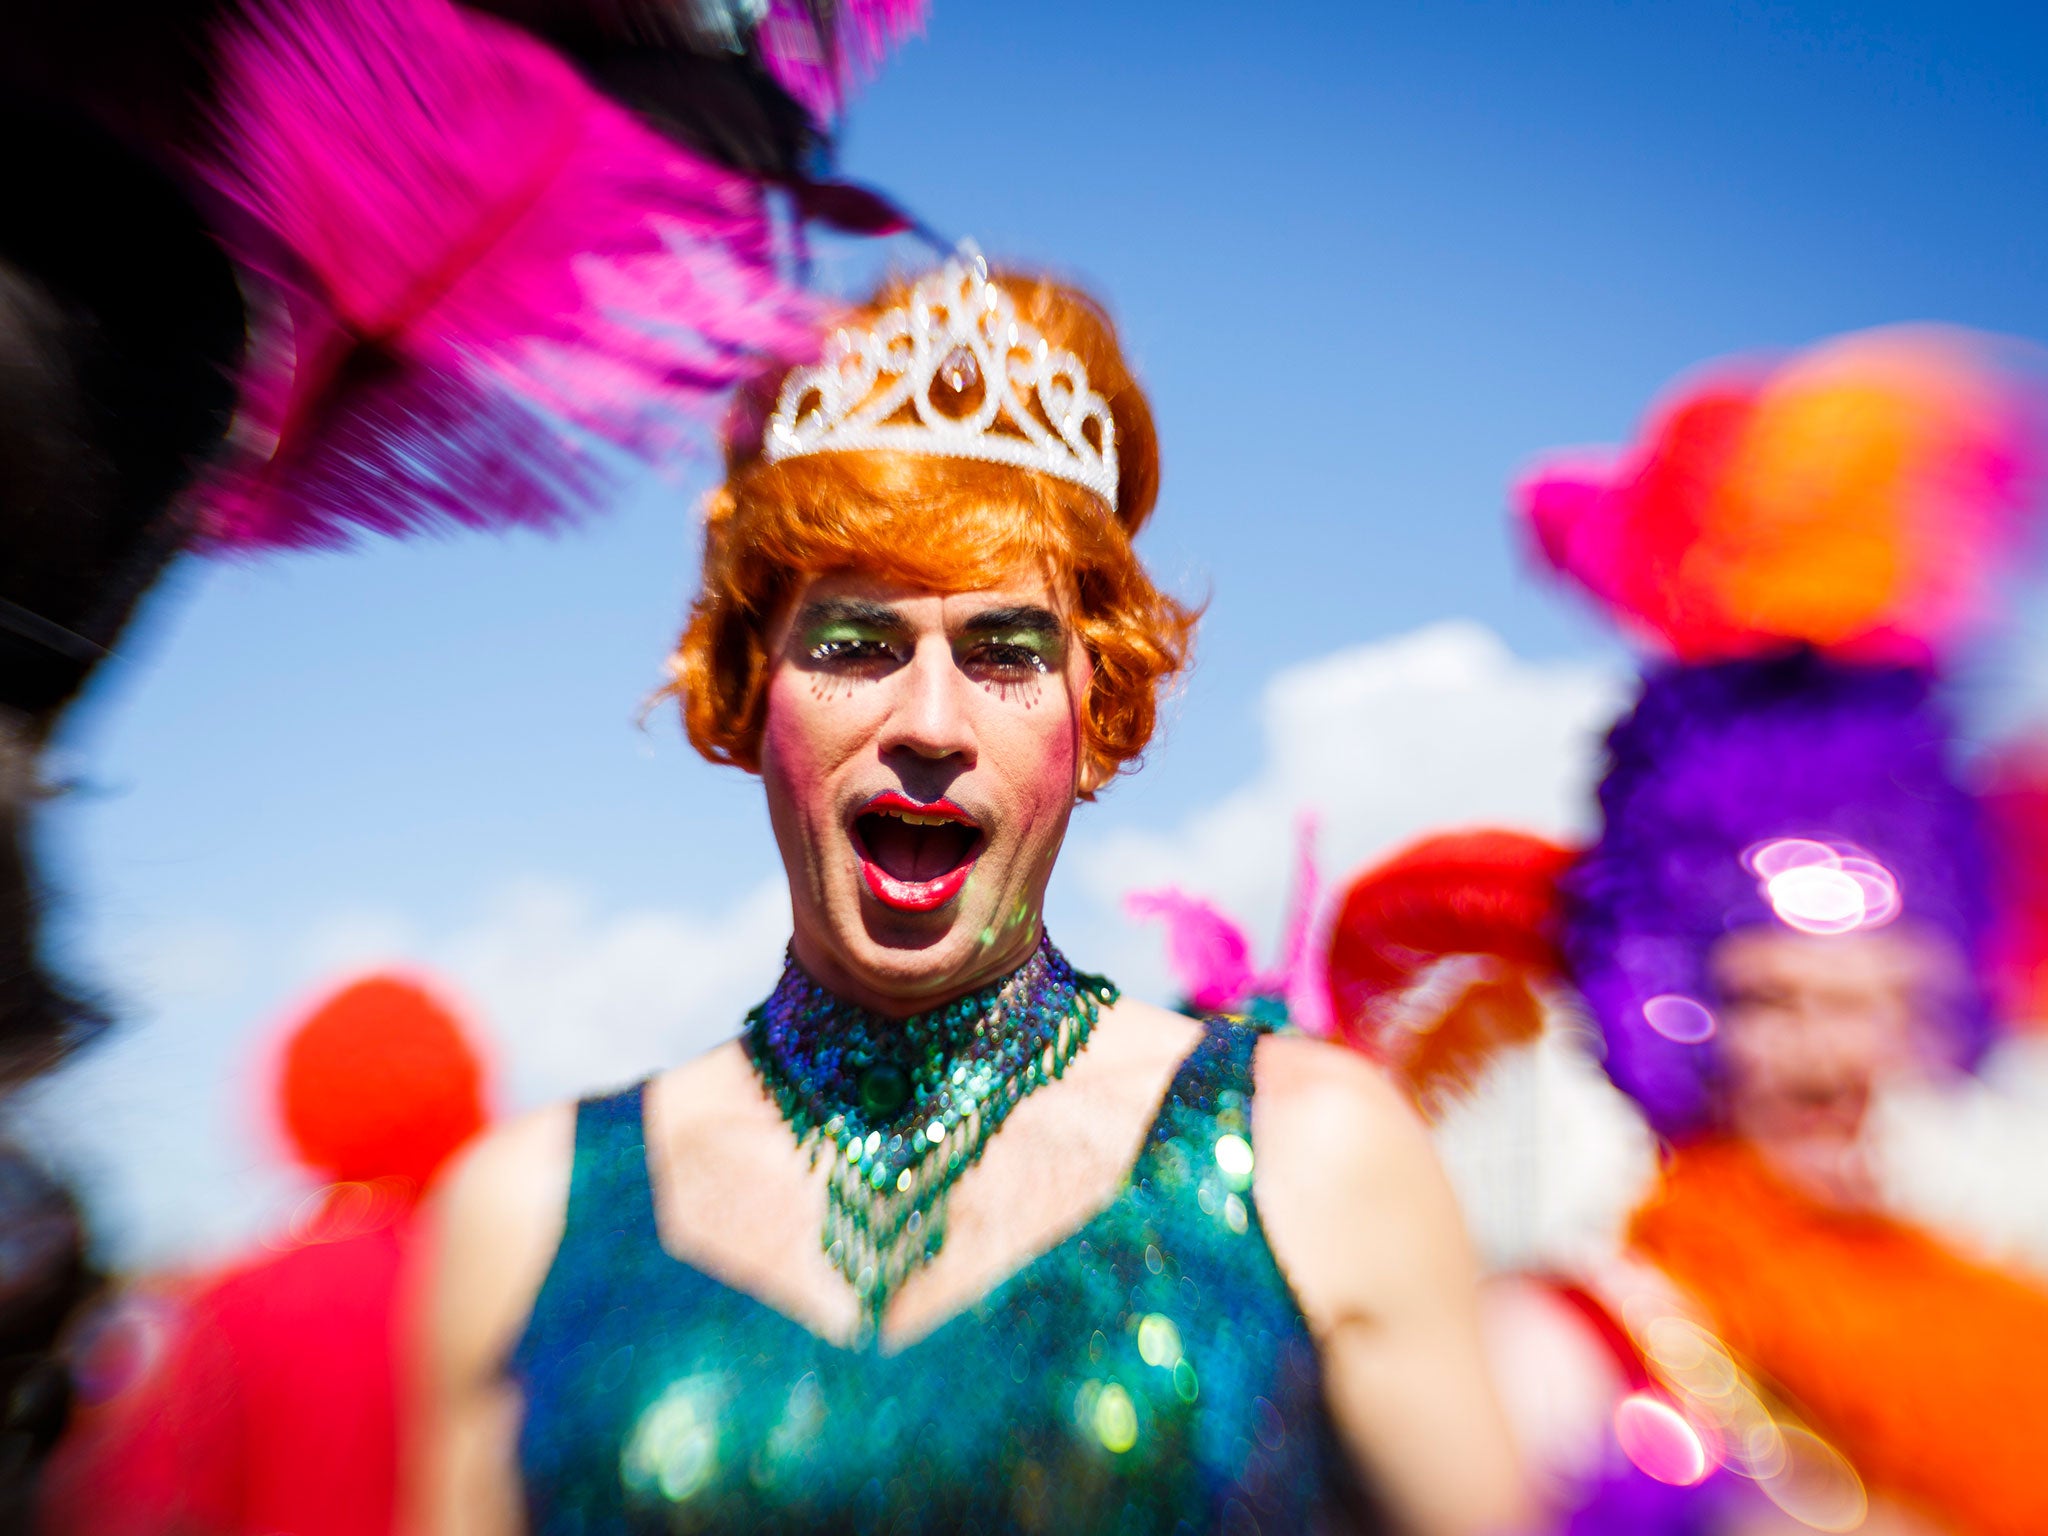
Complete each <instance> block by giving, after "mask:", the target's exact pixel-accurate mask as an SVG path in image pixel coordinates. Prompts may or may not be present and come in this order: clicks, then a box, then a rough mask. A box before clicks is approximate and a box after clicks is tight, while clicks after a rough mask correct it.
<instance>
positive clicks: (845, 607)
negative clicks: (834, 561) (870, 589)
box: [790, 597, 903, 633]
mask: <svg viewBox="0 0 2048 1536" xmlns="http://www.w3.org/2000/svg"><path fill="white" fill-rule="evenodd" d="M820 624H865V625H866V626H867V627H868V628H870V629H901V628H903V616H902V615H901V614H899V613H898V612H897V611H896V610H895V609H894V608H891V607H890V606H889V605H888V604H886V603H866V602H862V601H861V600H860V599H859V598H853V597H827V598H821V599H820V600H819V601H817V602H815V603H805V604H804V605H803V607H802V608H800V609H798V610H797V615H796V619H795V622H794V623H792V624H791V626H790V628H791V629H793V630H795V631H796V632H798V633H802V632H803V631H804V630H807V629H814V628H816V627H817V626H818V625H820Z"/></svg>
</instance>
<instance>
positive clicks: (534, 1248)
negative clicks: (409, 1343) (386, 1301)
mask: <svg viewBox="0 0 2048 1536" xmlns="http://www.w3.org/2000/svg"><path fill="white" fill-rule="evenodd" d="M575 1145H576V1106H575V1105H574V1104H573V1103H564V1104H553V1105H550V1106H548V1107H547V1108H546V1109H541V1110H536V1111H534V1112H533V1113H531V1114H527V1115H521V1116H519V1117H517V1118H516V1119H513V1120H509V1121H506V1122H505V1123H504V1124H502V1125H499V1126H496V1127H493V1128H492V1129H491V1130H490V1131H489V1132H487V1133H486V1134H484V1135H483V1136H481V1137H479V1138H478V1139H477V1140H476V1141H474V1142H472V1143H470V1145H469V1146H468V1147H467V1148H466V1149H464V1151H463V1152H462V1154H461V1155H460V1156H459V1157H458V1158H457V1159H456V1161H455V1162H454V1164H453V1165H452V1166H451V1167H450V1168H449V1169H448V1171H447V1172H446V1173H444V1174H443V1175H442V1176H441V1178H440V1180H439V1182H438V1183H437V1184H436V1185H435V1188H434V1190H433V1193H432V1194H431V1196H430V1197H429V1199H428V1202H427V1206H426V1210H425V1213H424V1215H425V1224H424V1230H423V1236H424V1239H425V1242H424V1247H423V1248H422V1250H421V1254H420V1258H419V1261H418V1262H419V1263H420V1264H421V1265H422V1267H423V1268H424V1271H425V1273H424V1276H423V1284H424V1298H425V1303H426V1306H425V1312H424V1319H425V1322H426V1326H427V1330H428V1334H429V1337H428V1341H427V1342H428V1354H429V1356H430V1358H432V1359H433V1360H434V1361H435V1362H436V1367H437V1369H436V1374H437V1375H438V1376H440V1377H441V1378H442V1379H443V1381H444V1382H446V1383H447V1384H448V1385H449V1386H454V1385H456V1384H457V1383H459V1382H461V1381H476V1380H480V1379H482V1378H484V1377H487V1376H489V1375H491V1374H492V1373H493V1372H494V1371H495V1369H496V1366H497V1364H498V1363H499V1362H500V1361H501V1360H502V1359H503V1357H504V1354H505V1352H506V1351H507V1350H509V1349H510V1348H511V1345H512V1341H513V1339H514V1338H515V1337H516V1335H517V1333H518V1330H519V1329H520V1328H521V1327H522V1326H523V1325H524V1323H525V1321H526V1318H527V1316H528V1314H529V1313H531V1311H532V1310H533V1302H534V1298H535V1297H536V1296H537V1295H538V1294H539V1292H540V1287H541V1282H542V1281H543V1280H545V1279H546V1278H547V1271H548V1267H549V1265H550V1264H551V1263H552V1262H553V1260H554V1254H555V1249H556V1248H557V1247H558V1246H560V1243H561V1237H562V1229H563V1225H564V1222H565V1220H566V1218H567V1213H568V1207H569V1170H570V1165H571V1164H572V1163H573V1162H574V1160H575Z"/></svg>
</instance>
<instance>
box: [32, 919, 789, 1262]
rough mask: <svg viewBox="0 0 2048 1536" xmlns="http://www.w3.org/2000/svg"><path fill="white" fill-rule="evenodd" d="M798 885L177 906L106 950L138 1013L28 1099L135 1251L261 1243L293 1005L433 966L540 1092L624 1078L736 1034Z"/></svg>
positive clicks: (296, 1189)
mask: <svg viewBox="0 0 2048 1536" xmlns="http://www.w3.org/2000/svg"><path fill="white" fill-rule="evenodd" d="M788 933H789V908H788V897H787V894H786V892H785V891H784V889H783V887H782V885H781V884H780V882H779V881H778V882H774V883H764V884H763V885H761V886H759V887H757V888H756V889H755V890H753V891H751V892H749V893H747V894H745V895H744V896H742V897H740V898H739V899H738V900H737V901H736V902H734V903H733V904H732V905H731V906H730V907H729V908H727V909H726V910H724V911H720V912H715V913H710V914H697V913H691V912H685V911H679V910H667V909H662V910H639V911H624V912H615V913H606V912H603V911H601V910H600V909H599V908H598V906H597V904H596V903H595V902H594V901H593V900H592V899H591V898H590V897H589V896H587V895H586V894H584V893H581V892H578V891H575V890H572V889H569V888H567V887H565V886H562V885H560V884H559V883H555V882H550V881H546V880H539V879H533V880H528V881H524V882H521V883H520V884H518V885H516V886H514V887H513V888H511V889H509V890H506V891H504V892H502V893H500V894H499V895H497V896H496V897H494V898H492V899H491V900H490V901H488V902H487V903H486V904H485V906H484V908H483V910H482V911H481V912H480V913H478V914H477V915H476V916H475V917H473V918H472V919H470V920H469V921H467V922H463V923H459V924H457V925H454V926H452V927H448V928H444V929H442V930H440V931H438V932H437V931H434V930H433V929H431V928H430V927H428V926H426V925H424V924H421V923H417V922H413V921H409V920H408V919H407V918H406V917H404V916H402V915H400V914H398V913H393V912H376V911H360V910H358V911H345V912H337V913H333V914H330V915H329V916H326V917H324V918H322V919H320V920H319V921H317V922H315V923H314V924H312V925H311V926H310V928H309V929H308V930H307V932H306V933H305V935H304V936H303V938H301V939H299V940H297V941H295V942H290V943H286V944H283V945H281V946H276V947H274V948H273V949H272V950H271V951H270V952H269V953H268V954H267V955H261V956H259V955H257V953H256V951H257V947H256V946H254V945H253V944H250V943H248V942H246V941H244V940H242V939H241V938H239V937H238V936H237V935H235V934H233V933H232V932H231V931H229V930H226V929H221V928H216V927H213V926H210V925H195V924H193V923H190V922H185V921H180V922H179V923H177V924H176V925H167V926H165V927H164V928H163V929H162V930H160V931H156V932H152V931H149V930H142V931H139V932H138V933H137V934H136V935H135V936H134V938H133V939H132V941H131V942H129V943H127V944H125V945H124V946H123V948H122V951H121V953H119V954H116V955H112V956H110V957H109V958H108V960H107V963H106V967H105V973H104V974H105V976H106V980H107V982H108V984H109V985H110V986H111V987H112V988H113V989H114V990H116V992H117V993H119V994H121V995H123V996H125V997H126V998H127V999H128V1000H129V1003H130V1019H131V1022H129V1023H127V1024H125V1025H124V1026H123V1027H122V1028H120V1029H119V1030H117V1031H116V1032H115V1033H114V1034H113V1035H112V1036H111V1037H109V1038H108V1039H107V1040H105V1041H104V1042H102V1043H101V1044H100V1045H99V1046H98V1047H97V1048H95V1049H94V1050H92V1051H90V1052H88V1053H87V1054H86V1055H85V1056H84V1057H83V1058H82V1059H81V1060H80V1061H78V1062H77V1063H75V1064H74V1065H73V1066H71V1067H69V1068H67V1069H66V1070H65V1071H63V1072H61V1073H59V1074H57V1075H56V1076H55V1077H54V1078H52V1079H50V1080H49V1081H47V1082H46V1083H44V1084H42V1085H39V1087H38V1088H37V1090H36V1091H35V1092H34V1094H33V1095H32V1096H31V1098H30V1100H29V1102H27V1103H26V1104H25V1105H23V1106H21V1107H20V1108H19V1111H18V1118H19V1119H20V1120H21V1121H22V1123H23V1125H24V1129H25V1132H26V1134H28V1135H29V1136H30V1137H31V1139H33V1140H34V1141H36V1142H37V1143H38V1144H40V1145H42V1146H43V1147H45V1148H46V1149H48V1150H49V1151H50V1153H51V1154H52V1155H53V1156H54V1157H55V1159H56V1160H57V1161H58V1163H59V1164H60V1165H61V1166H63V1167H64V1168H66V1169H67V1170H69V1171H70V1172H71V1173H72V1174H73V1176H74V1177H76V1178H77V1179H78V1180H79V1181H80V1183H81V1184H82V1185H83V1186H84V1187H85V1188H87V1189H88V1190H89V1192H90V1196H91V1202H92V1208H93V1212H94V1215H95V1218H96V1220H95V1226H96V1229H97V1230H98V1231H99V1233H100V1234H101V1236H102V1238H103V1240H105V1241H106V1242H107V1244H108V1253H109V1256H110V1257H111V1258H113V1259H114V1260H115V1261H117V1262H120V1263H123V1264H136V1265H152V1266H153V1265H162V1264H171V1263H185V1262H194V1261H198V1260H202V1259H204V1258H206V1257H208V1256H210V1255H214V1254H218V1253H221V1252H224V1251H226V1250H229V1249H232V1248H234V1247H236V1246H238V1245H240V1244H242V1243H246V1242H248V1241H250V1240H251V1239H253V1238H254V1237H255V1236H257V1235H258V1234H259V1233H260V1232H262V1231H264V1230H266V1229H267V1228H268V1227H269V1226H270V1225H272V1224H273V1223H274V1222H275V1221H276V1220H277V1219H278V1217H279V1215H280V1213H281V1212H282V1211H284V1210H286V1209H288V1208H289V1206H290V1205H291V1203H292V1202H293V1201H294V1200H295V1199H296V1198H297V1196H298V1194H299V1193H300V1192H301V1191H302V1189H303V1187H304V1186H303V1183H302V1182H301V1181H299V1180H297V1179H295V1178H294V1177H293V1176H292V1175H291V1174H290V1173H289V1172H287V1171H286V1170H285V1169H284V1167H283V1163H282V1159H281V1157H280V1155H279V1151H278V1149H277V1148H276V1147H275V1146H274V1145H273V1144H272V1142H271V1140H270V1133H269V1130H268V1125H267V1121H266V1105H265V1103H264V1099H265V1096H266V1093H267V1085H265V1084H264V1083H262V1082H260V1081H259V1080H258V1078H259V1075H260V1073H261V1071H262V1068H263V1064H264V1062H265V1060H266V1053H265V1043H266V1041H267V1039H268V1037H269V1036H270V1035H271V1033H272V1031H274V1030H275V1029H276V1028H277V1026H278V1024H279V1022H280V1021H281V1020H283V1019H284V1018H287V1017H289V1016H290V1015H291V1014H292V1013H293V1012H294V1011H295V1009H296V1008H297V1007H298V1006H299V1005H301V1004H303V1003H304V1002H306V1001H308V1000H310V999H311V998H313V997H315V996H317V995H318V994H319V993H320V992H321V991H323V990H324V989H325V988H326V987H327V986H328V985H331V984H332V983H333V982H335V981H338V980H340V979H341V978H343V977H345V976H348V975H350V974H359V973H360V972H361V971H363V970H365V969H369V968H372V967H376V966H380V965H395V966H399V967H403V968H406V969H414V968H417V969H421V970H424V971H425V972H426V973H428V974H429V975H432V976H434V977H437V978H439V979H441V980H442V981H443V982H445V983H446V985H447V986H448V987H449V989H450V990H451V992H452V993H453V994H454V995H455V996H456V997H457V998H459V999H460V1000H461V1001H463V1002H465V1003H466V1004H467V1005H468V1006H469V1009H470V1010H471V1013H472V1016H473V1017H474V1019H475V1020H476V1021H477V1022H478V1024H479V1026H480V1030H481V1032H482V1033H483V1034H484V1035H485V1036H486V1038H487V1040H488V1043H489V1047H490V1049H491V1051H492V1053H493V1058H494V1060H495V1062H496V1065H497V1074H498V1096H499V1099H500V1101H501V1103H502V1104H503V1105H504V1107H506V1108H507V1109H523V1108H528V1107H531V1106H533V1105H536V1104H540V1103H546V1102H549V1101H552V1100H556V1099H563V1098H571V1097H575V1096H577V1095H578V1094H581V1093H585V1092H588V1091H590V1090H593V1089H600V1088H609V1087H614V1086H617V1085H618V1084H621V1083H625V1082H629V1081H631V1080H633V1079H635V1078H637V1077H640V1076H643V1075H645V1074H646V1073H648V1072H651V1071H653V1070H655V1069H656V1068H658V1067H660V1066H664V1065H668V1064H671V1063H674V1062H676V1061H680V1060H683V1059H685V1058H686V1057H688V1056H691V1055H694V1054H695V1053H697V1052H698V1051H701V1050H703V1049H704V1048H706V1047H707V1046H709V1045H712V1044H714V1043H716V1042H717V1041H718V1040H720V1039H722V1038H724V1037H726V1036H728V1035H730V1034H732V1033H733V1032H734V1031H735V1030H736V1029H737V1028H738V1025H739V1020H740V1016H741V1014H742V1012H743V1011H744V1010H745V1009H746V1008H747V1007H748V1006H749V1005H750V1004H752V1003H753V1002H755V1001H757V1000H758V999H759V998H760V997H762V996H763V995H764V994H765V993H766V992H767V990H768V988H769V987H770V986H771V985H773V983H774V979H775V976H776V973H777V971H778V969H779V967H780V963H781V954H782V946H783V943H784V942H785V940H786V939H787V937H788Z"/></svg>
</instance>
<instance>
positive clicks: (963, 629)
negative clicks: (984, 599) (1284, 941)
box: [960, 603, 1066, 635]
mask: <svg viewBox="0 0 2048 1536" xmlns="http://www.w3.org/2000/svg"><path fill="white" fill-rule="evenodd" d="M1065 628H1066V625H1065V624H1063V623H1062V622H1061V621H1060V616H1059V615H1058V614H1056V613H1054V612H1053V611H1052V610H1051V609H1050V608H1041V607H1039V606H1038V604H1036V603H1020V604H1018V605H1017V606H1015V607H1012V608H984V609H983V610H982V611H981V612H980V613H977V614H976V615H974V617H973V618H971V619H969V620H967V621H966V622H965V623H964V624H962V625H961V626H960V633H961V634H963V635H988V634H995V633H997V632H999V631H1002V630H1017V629H1028V630H1035V631H1037V632H1038V633H1039V634H1043V635H1057V634H1060V633H1061V632H1062V631H1064V630H1065Z"/></svg>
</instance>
